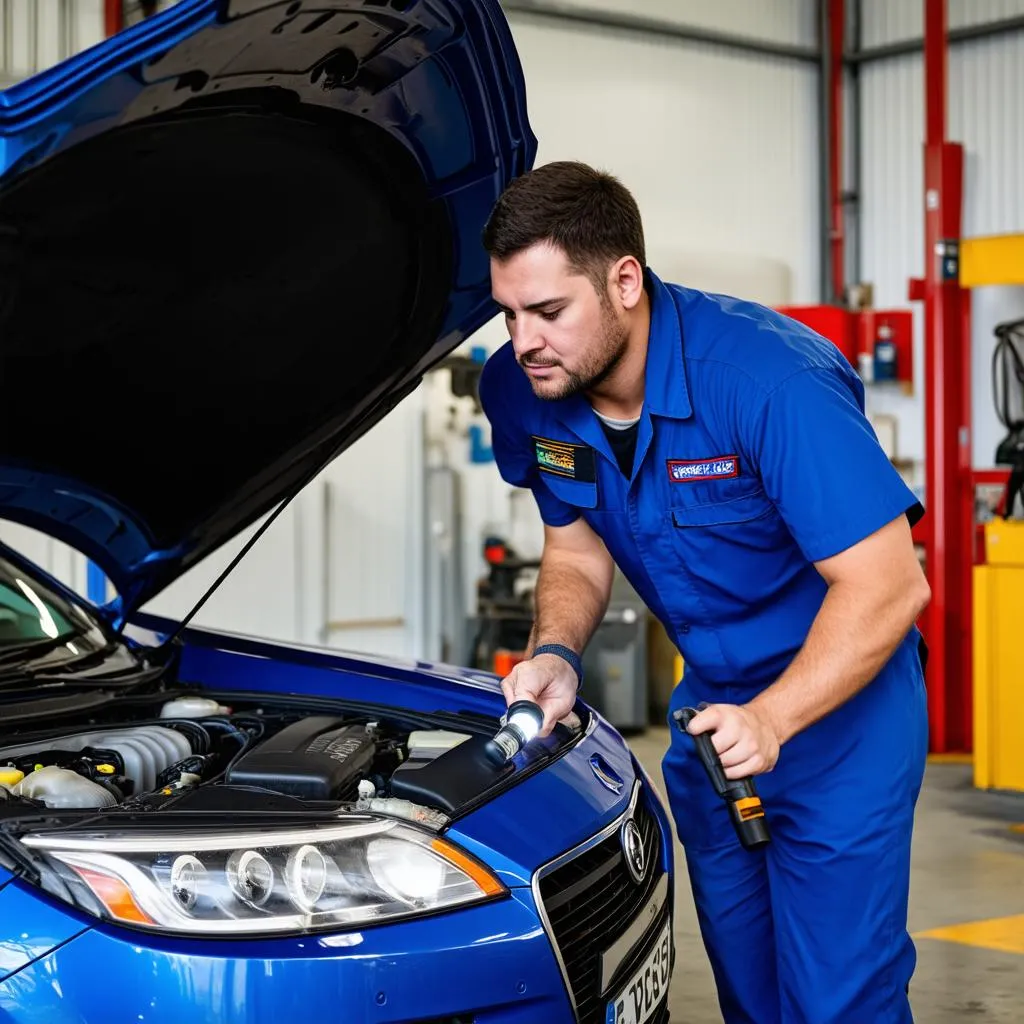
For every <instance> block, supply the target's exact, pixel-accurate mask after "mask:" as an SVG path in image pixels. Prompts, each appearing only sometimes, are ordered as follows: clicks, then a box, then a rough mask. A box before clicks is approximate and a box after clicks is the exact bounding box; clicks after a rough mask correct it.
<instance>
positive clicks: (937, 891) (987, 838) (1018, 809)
mask: <svg viewBox="0 0 1024 1024" xmlns="http://www.w3.org/2000/svg"><path fill="white" fill-rule="evenodd" d="M668 739H669V734H668V730H667V729H658V728H652V729H651V730H649V731H648V732H647V733H645V734H644V735H642V736H634V737H632V738H630V740H629V743H630V746H631V747H632V748H633V750H634V751H635V752H636V754H637V757H638V758H639V759H640V761H641V762H642V763H643V764H644V766H645V767H646V768H647V770H648V771H649V772H650V774H651V777H652V778H653V779H654V780H655V782H656V783H657V784H658V786H659V789H660V791H661V793H662V795H664V786H663V784H662V776H661V758H662V755H663V753H664V751H665V749H666V746H667V744H668ZM1014 826H1017V827H1016V828H1014ZM676 865H677V869H679V870H680V871H682V873H683V877H682V885H681V886H679V888H678V889H677V896H676V925H677V927H676V942H677V950H678V952H677V959H676V969H675V974H674V975H673V980H672V1004H671V1009H672V1021H673V1024H677V1022H678V1024H715V1022H717V1024H721V1020H722V1017H721V1014H720V1013H719V1011H718V1003H717V1000H716V997H715V989H714V982H713V981H712V977H711V971H710V968H709V967H708V962H707V956H706V955H705V953H704V947H703V945H702V944H701V940H700V934H699V932H698V930H697V922H696V917H695V914H694V910H693V901H692V898H691V896H690V892H689V888H688V886H687V884H686V880H685V861H684V854H683V851H682V848H681V847H680V846H679V845H678V843H677V845H676ZM912 871H913V874H912V882H911V884H912V889H911V900H910V931H911V934H912V935H913V936H914V938H915V941H916V944H917V951H918V967H917V973H916V974H915V976H914V980H913V982H912V985H911V991H912V1001H913V1009H914V1016H915V1019H917V1020H920V1021H927V1022H928V1024H953V1022H957V1024H960V1022H962V1021H963V1020H964V1019H965V1018H969V1019H970V1020H972V1021H975V1020H976V1021H979V1022H981V1021H988V1022H992V1024H995V1022H999V1024H1020V1022H1021V1021H1022V1020H1024V797H1016V796H994V795H990V794H982V793H979V792H977V791H976V790H974V789H973V788H972V786H971V769H970V767H969V766H968V765H965V764H962V763H955V762H954V763H937V762H933V763H931V764H929V767H928V774H927V777H926V779H925V786H924V791H923V793H922V795H921V800H920V802H919V804H918V815H917V827H916V833H915V840H914V859H913V868H912Z"/></svg>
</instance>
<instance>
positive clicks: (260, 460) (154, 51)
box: [0, 0, 535, 612]
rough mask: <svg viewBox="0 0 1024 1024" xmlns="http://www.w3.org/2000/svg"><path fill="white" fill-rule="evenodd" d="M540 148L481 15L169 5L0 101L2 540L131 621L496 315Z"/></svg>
mask: <svg viewBox="0 0 1024 1024" xmlns="http://www.w3.org/2000/svg"><path fill="white" fill-rule="evenodd" d="M534 153H535V140H534V138H533V136H532V134H531V132H530V129H529V126H528V123H527V120H526V113H525V98H524V89H523V83H522V75H521V71H520V68H519V64H518V60H517V58H516V55H515V51H514V49H513V47H512V43H511V39H510V36H509V34H508V29H507V26H506V24H505V22H504V20H503V16H502V15H501V13H500V10H499V8H498V4H497V2H490V0H430V2H427V0H420V2H415V0H413V2H391V3H382V2H379V0H378V2H371V0H362V2H359V0H348V2H344V0H334V2H325V0H317V2H292V3H281V2H278V3H271V2H266V0H262V2H261V0H235V2H229V3H225V2H220V0H181V2H179V3H178V4H177V5H175V6H173V7H171V8H170V9H169V10H167V11H165V12H164V13H163V14H161V15H157V16H156V17H154V18H152V19H150V20H148V21H146V22H143V23H141V24H140V25H138V26H136V27H135V28H133V29H131V30H129V31H127V32H125V33H122V34H121V35H119V36H117V37H115V38H114V39H111V40H108V41H107V42H105V43H104V44H101V45H100V46H98V47H95V48H93V49H92V50H90V51H87V52H86V53H84V54H82V55H80V56H79V57H76V58H74V59H72V60H70V61H68V62H66V63H64V64H62V65H60V66H59V67H57V68H55V69H53V70H51V71H49V72H47V73H45V74H42V75H39V76H37V77H36V78H34V79H31V80H29V81H26V82H23V83H20V84H19V85H17V86H15V87H13V88H12V89H9V90H8V91H7V92H6V93H2V94H0V379H2V380H3V381H4V394H5V400H4V402H3V404H2V405H0V516H2V517H4V518H8V519H13V520H16V521H20V522H22V523H25V524H27V525H29V526H33V527H36V528H37V529H41V530H43V531H45V532H47V533H49V534H51V535H53V536H56V537H58V538H60V539H61V540H64V541H65V542H67V543H69V544H71V545H73V546H74V547H76V548H78V549H79V550H81V551H83V552H84V553H85V554H86V555H88V556H89V557H90V558H91V559H93V560H94V561H95V562H97V563H98V564H99V565H100V566H101V567H102V568H103V569H104V571H105V572H106V573H107V574H108V575H109V576H110V577H111V580H112V582H113V584H114V586H115V587H116V589H117V590H118V592H119V595H120V599H119V603H121V604H122V605H123V606H124V607H123V608H122V611H125V612H127V611H130V610H131V609H132V608H135V607H138V606H139V605H140V604H141V603H143V602H144V601H146V600H147V599H148V598H150V597H152V596H153V594H155V593H157V592H158V591H159V590H161V589H162V588H164V587H166V586H167V585H168V584H169V583H170V582H171V581H173V580H174V579H175V578H176V577H177V576H179V575H181V573H183V572H184V571H186V570H187V569H188V568H189V567H190V566H192V565H194V564H195V563H196V562H197V561H198V560H200V559H201V558H203V557H204V556H205V555H207V554H208V553H209V552H210V551H212V550H213V549H215V548H217V547H219V546H220V545H221V544H223V543H224V542H225V541H227V540H228V539H230V538H231V537H232V536H234V535H235V534H237V533H238V532H239V531H240V530H242V529H244V528H245V527H246V526H248V525H250V524H251V523H252V522H253V521H254V520H256V519H258V518H259V517H260V516H261V515H263V514H264V513H266V512H267V511H269V510H270V509H271V508H272V507H273V506H274V505H275V504H277V503H278V502H279V501H281V500H282V499H283V498H284V497H286V496H287V495H288V494H289V493H291V492H293V491H294V490H295V489H297V488H298V487H300V486H301V485H302V484H303V483H304V482H305V481H306V480H308V479H310V478H311V477H312V476H313V475H315V473H316V472H318V471H319V469H321V468H322V467H323V465H324V464H326V463H327V462H328V461H329V460H330V459H331V458H332V457H334V456H336V455H337V454H338V453H339V452H340V451H342V450H343V449H344V448H346V447H347V446H348V445H349V444H351V443H352V442H353V441H354V440H355V439H357V438H358V437H359V436H361V434H362V433H363V432H365V430H367V429H368V428H369V427H370V426H371V425H372V424H373V423H374V422H376V421H377V420H378V419H379V418H380V417H381V416H382V415H383V414H384V413H386V412H387V411H388V410H389V409H390V408H392V407H393V406H394V404H395V403H396V402H398V401H400V400H401V398H403V397H404V396H405V395H406V394H408V392H409V390H411V389H412V388H413V387H414V386H415V385H416V384H417V383H418V381H419V379H420V377H421V376H422V373H423V372H424V370H425V369H427V368H428V367H429V366H431V365H433V364H434V363H435V362H437V361H438V360H439V359H440V358H442V357H443V356H444V354H445V353H446V352H448V351H450V350H451V349H452V348H453V347H455V346H456V345H458V344H459V343H460V342H461V341H463V340H464V339H465V337H466V336H467V335H468V334H470V333H472V332H473V331H474V330H476V329H477V328H478V327H479V326H480V325H481V324H482V323H484V322H485V321H486V320H487V319H488V318H489V317H490V316H491V315H492V314H493V306H492V304H491V300H490V294H489V281H488V266H487V259H486V254H485V253H484V252H483V249H482V246H481V244H480V240H479V239H480V232H481V229H482V226H483V223H484V220H485V218H486V217H487V214H488V213H489V211H490V207H491V206H492V205H493V203H494V201H495V200H496V198H497V197H498V195H499V194H500V192H501V190H502V189H503V188H504V187H505V186H506V185H507V184H508V182H509V181H511V180H512V178H514V177H515V176H517V175H519V174H521V173H523V172H524V171H525V170H527V169H529V167H530V166H531V164H532V161H533V157H534Z"/></svg>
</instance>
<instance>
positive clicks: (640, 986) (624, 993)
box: [605, 917, 672, 1024]
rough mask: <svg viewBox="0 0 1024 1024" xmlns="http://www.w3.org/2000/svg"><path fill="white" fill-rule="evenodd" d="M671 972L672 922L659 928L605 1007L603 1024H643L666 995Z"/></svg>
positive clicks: (652, 1014)
mask: <svg viewBox="0 0 1024 1024" xmlns="http://www.w3.org/2000/svg"><path fill="white" fill-rule="evenodd" d="M671 972H672V919H671V917H670V918H669V919H668V921H667V922H666V923H665V927H664V928H662V930H661V934H660V935H659V936H658V939H657V941H656V942H655V943H654V945H653V946H652V947H651V951H650V952H649V953H648V954H647V956H646V957H645V958H644V962H643V963H642V964H641V965H640V966H639V967H638V968H637V969H636V971H635V972H634V973H633V976H632V977H631V978H630V979H629V981H627V982H626V984H625V985H623V986H622V989H621V990H620V991H619V993H618V995H616V996H615V998H614V999H612V1001H611V1002H610V1003H609V1004H608V1009H607V1011H606V1013H605V1022H606V1024H646V1021H649V1020H650V1019H651V1018H652V1017H653V1016H654V1011H655V1010H657V1009H658V1007H659V1006H661V1003H662V1001H663V1000H664V999H665V997H666V995H667V994H668V983H669V976H670V974H671Z"/></svg>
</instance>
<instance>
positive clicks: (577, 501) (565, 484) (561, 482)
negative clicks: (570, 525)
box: [540, 472, 597, 508]
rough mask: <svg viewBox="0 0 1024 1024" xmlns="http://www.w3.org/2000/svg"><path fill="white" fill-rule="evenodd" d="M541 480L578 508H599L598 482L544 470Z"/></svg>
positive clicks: (563, 499) (554, 492)
mask: <svg viewBox="0 0 1024 1024" xmlns="http://www.w3.org/2000/svg"><path fill="white" fill-rule="evenodd" d="M540 478H541V480H543V481H544V485H545V486H546V487H547V489H548V490H549V491H551V493H552V494H553V495H554V496H555V497H556V498H558V499H559V501H564V502H565V503H566V504H567V505H573V506H575V507H576V508H597V484H596V483H588V482H587V481H585V480H573V479H572V478H571V477H565V476H557V475H556V474H554V473H546V472H542V473H541V474H540Z"/></svg>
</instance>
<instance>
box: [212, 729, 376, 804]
mask: <svg viewBox="0 0 1024 1024" xmlns="http://www.w3.org/2000/svg"><path fill="white" fill-rule="evenodd" d="M376 752H377V744H376V741H375V740H374V738H373V737H372V736H371V735H370V734H369V733H367V731H366V727H365V726H363V725H355V724H349V723H346V722H345V721H344V720H342V719H339V718H331V717H325V716H317V717H312V718H304V719H302V721H300V722H294V723H293V724H292V725H289V726H287V727H285V728H284V729H282V730H281V731H280V732H279V733H277V734H276V735H274V736H272V737H270V739H268V740H265V741H264V742H263V743H261V744H259V746H257V747H256V748H255V749H254V750H251V751H250V752H249V753H248V754H244V755H243V756H242V757H240V758H239V759H238V761H237V762H236V763H235V764H234V765H233V766H232V767H231V769H230V770H229V771H228V774H227V779H226V781H227V782H228V784H229V785H233V786H259V787H260V788H261V789H269V790H272V791H273V792H275V793H284V794H287V795H289V796H297V797H299V798H301V799H303V800H347V799H350V798H351V799H354V798H355V795H356V791H357V784H358V782H359V779H360V778H361V777H363V776H364V775H366V774H368V773H369V772H370V770H371V768H372V766H373V761H374V757H375V755H376Z"/></svg>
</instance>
